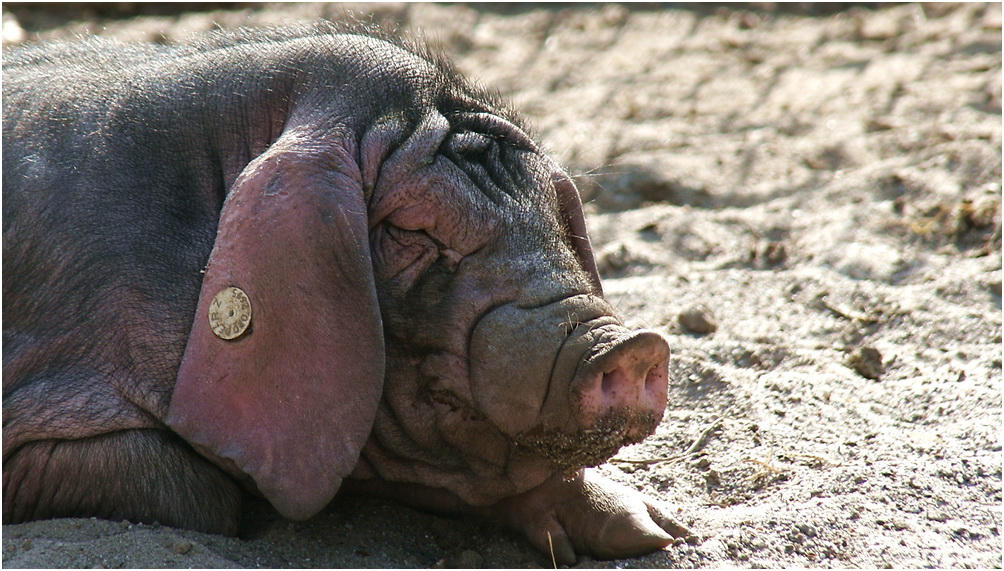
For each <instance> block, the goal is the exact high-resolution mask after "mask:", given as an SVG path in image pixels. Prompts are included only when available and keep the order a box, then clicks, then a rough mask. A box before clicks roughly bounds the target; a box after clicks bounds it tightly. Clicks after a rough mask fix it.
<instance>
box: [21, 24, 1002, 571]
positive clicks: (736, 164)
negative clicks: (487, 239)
mask: <svg viewBox="0 0 1004 571" xmlns="http://www.w3.org/2000/svg"><path fill="white" fill-rule="evenodd" d="M349 8H351V9H353V10H355V11H356V12H357V13H362V14H372V15H373V17H374V18H375V19H376V20H377V21H382V22H388V23H394V24H397V25H400V26H401V27H402V28H404V29H405V30H410V31H413V32H414V31H419V32H421V33H423V34H424V35H425V36H427V37H428V38H430V39H431V40H433V41H435V42H437V43H439V44H441V45H442V46H443V49H444V50H445V51H446V52H447V53H448V54H449V55H450V56H451V57H452V58H453V59H454V60H455V61H456V62H457V64H458V66H459V67H460V68H461V69H462V70H463V71H464V72H465V73H466V74H468V75H469V76H472V77H475V78H477V79H479V80H480V81H482V82H483V83H485V84H488V85H491V86H494V87H497V88H498V89H499V90H501V91H502V92H503V93H505V94H506V95H507V96H509V97H510V98H511V99H512V100H513V101H514V103H515V106H516V107H517V108H519V109H521V110H522V111H523V112H524V114H525V115H527V116H528V117H529V118H530V119H531V120H532V122H533V123H534V124H536V126H537V132H538V135H539V136H538V138H539V139H541V140H542V141H543V143H544V144H545V145H546V146H547V147H548V148H549V149H550V150H551V151H552V152H553V153H554V154H555V155H556V156H557V157H558V158H559V159H560V160H561V161H562V162H563V163H564V164H566V165H568V166H569V167H570V168H571V169H572V170H573V171H575V172H578V173H580V176H578V177H577V181H578V184H579V186H580V188H581V190H582V193H583V195H584V198H585V199H586V200H587V201H588V204H587V208H588V213H589V217H588V220H587V222H588V224H589V227H590V231H591V233H592V236H593V240H594V247H595V248H596V250H597V253H598V254H597V255H598V263H599V266H600V268H601V271H602V273H603V276H604V278H605V288H606V291H607V295H608V297H609V298H610V299H611V301H612V302H613V303H614V305H615V306H616V307H618V308H619V309H620V310H621V312H622V314H623V315H624V316H626V317H627V318H628V321H629V322H631V323H633V324H635V325H647V326H650V327H654V328H656V329H659V330H660V331H663V332H664V333H666V334H667V335H668V337H669V339H670V343H671V346H672V349H673V358H672V361H671V387H670V403H669V406H668V408H667V412H666V417H665V420H664V421H663V423H662V424H661V426H660V427H659V428H658V430H657V431H656V433H655V435H654V436H653V437H651V438H649V439H648V440H647V441H645V442H644V443H642V444H640V445H636V446H633V447H630V448H627V449H624V450H622V451H621V452H620V453H619V454H618V456H617V460H616V461H614V462H612V463H610V464H607V465H605V466H604V467H602V468H601V469H602V471H603V472H604V473H606V474H608V475H609V476H610V477H612V478H614V479H617V480H619V481H621V482H624V483H626V484H629V485H632V486H634V487H636V488H638V489H641V490H643V491H645V492H646V493H648V494H650V495H653V496H656V497H658V498H660V499H662V500H664V501H667V502H669V503H671V504H673V505H675V506H676V507H677V508H678V512H677V514H678V516H679V518H680V519H681V520H682V521H683V522H685V523H687V524H688V525H689V526H690V527H691V528H692V529H693V530H694V532H695V533H696V534H697V535H698V536H699V537H700V539H701V541H700V543H699V544H696V545H695V544H688V543H680V544H678V545H674V546H670V547H669V548H667V549H666V550H665V551H662V552H659V553H655V554H652V555H648V556H645V557H641V558H637V559H632V560H623V561H613V562H601V561H593V560H590V559H584V560H582V561H580V562H579V564H578V566H581V567H723V566H725V567H734V566H740V567H996V568H1000V567H1001V566H1002V560H1001V552H1002V551H1001V550H1002V540H1001V536H1000V532H1001V501H1002V498H1001V462H1002V454H1001V420H1002V419H1001V406H1002V396H1001V390H1002V383H1001V5H1000V4H963V5H942V4H932V5H925V6H920V5H915V4H903V5H890V6H885V7H881V8H878V9H866V8H860V7H843V8H842V9H829V10H828V11H825V12H824V13H815V12H809V13H806V12H804V11H803V12H802V13H790V12H783V11H777V10H773V9H770V7H769V6H768V7H763V6H759V7H757V6H754V7H747V8H745V9H737V8H735V7H732V8H718V9H714V8H687V7H679V8H666V9H651V8H646V7H643V8H639V9H632V8H629V7H624V6H619V5H602V6H562V7H554V6H547V7H539V6H534V5H525V6H524V5H521V6H519V7H516V6H496V7H492V6H481V5H478V6H474V7H472V6H464V5H424V4H418V5H399V4H381V5H354V6H350V7H349ZM4 9H5V11H7V10H10V14H11V15H12V16H13V17H14V18H16V20H17V21H18V22H19V23H20V25H21V27H22V28H23V36H22V37H24V38H27V39H36V38H38V39H43V40H44V39H48V38H54V37H65V36H67V35H70V34H76V33H101V34H104V35H108V36H113V37H118V38H121V39H123V40H128V41H134V40H153V41H162V42H170V41H172V40H174V39H177V38H180V37H184V36H185V35H187V34H189V33H192V32H197V31H201V30H207V29H211V28H212V27H213V26H214V25H216V24H218V25H221V26H226V27H230V26H237V25H267V24H275V23H288V22H295V21H305V20H312V19H315V18H317V17H326V18H338V17H341V16H342V14H343V13H344V10H345V9H346V6H344V5H340V6H338V5H326V4H317V5H282V6H278V5H275V6H273V5H259V6H254V7H246V8H242V9H230V10H217V11H212V12H204V11H203V12H186V13H181V14H172V15H165V16H157V15H146V16H140V17H137V18H132V19H115V18H112V17H109V16H108V15H102V14H82V13H53V12H46V11H44V10H39V9H37V8H18V7H14V8H9V6H8V5H5V7H4ZM81 16H87V17H86V18H83V19H78V18H80V17H81ZM5 17H6V16H5ZM11 30H13V31H12V32H11V33H16V29H14V28H11ZM6 37H8V36H7V33H6V28H5V38H6ZM15 39H16V38H15ZM3 564H4V566H5V567H93V566H104V567H122V566H124V567H188V566H197V567H259V566H264V567H430V566H441V567H442V566H445V567H451V566H461V567H481V566H483V567H534V566H548V565H549V564H550V561H549V559H548V558H547V557H546V556H544V555H542V554H540V553H537V552H536V551H534V550H533V549H532V548H531V547H530V546H529V545H528V544H527V543H526V542H524V541H523V540H522V539H520V538H519V537H517V536H515V535H513V534H512V533H510V532H508V531H506V530H504V529H502V528H500V527H498V526H496V525H494V524H492V523H489V522H482V521H468V520H463V519H457V518H444V517H439V516H435V515H431V514H427V513H423V512H418V511H415V510H411V509H408V508H405V507H402V506H400V505H396V504H393V503H388V502H383V501H379V500H375V499H370V498H356V497H346V498H338V499H336V501H335V502H334V504H333V505H332V507H331V508H329V509H328V510H326V511H325V512H323V513H322V514H320V515H318V516H317V517H315V518H313V519H311V520H309V521H307V522H302V523H291V522H288V521H285V520H283V519H282V518H280V517H279V516H278V515H276V514H275V513H274V512H273V511H272V510H271V509H270V508H268V507H267V506H264V505H256V506H254V507H253V509H252V510H251V513H250V514H249V515H248V517H247V518H246V522H245V525H244V529H243V531H242V535H241V537H240V538H239V539H237V538H224V537H218V536H210V535H204V534H199V533H195V532H188V531H181V530H175V529H171V528H166V527H161V526H149V525H132V524H129V523H119V522H105V521H98V520H61V521H48V522H33V523H28V524H22V525H13V526H4V528H3Z"/></svg>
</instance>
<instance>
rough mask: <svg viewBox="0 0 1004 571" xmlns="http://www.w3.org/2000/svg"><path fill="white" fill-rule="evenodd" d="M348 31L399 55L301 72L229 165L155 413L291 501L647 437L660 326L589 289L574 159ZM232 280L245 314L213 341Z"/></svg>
mask: <svg viewBox="0 0 1004 571" xmlns="http://www.w3.org/2000/svg"><path fill="white" fill-rule="evenodd" d="M359 41H360V42H362V44H361V45H362V47H360V49H361V50H363V51H365V52H367V53H375V54H383V55H384V57H383V58H382V61H384V62H387V61H392V62H395V63H394V64H393V65H388V64H386V63H384V64H382V65H381V67H379V69H378V71H376V72H372V73H370V74H369V75H365V74H360V72H359V71H358V70H353V71H354V75H353V77H354V78H355V80H356V83H355V85H354V89H356V90H357V91H358V93H363V94H366V93H370V94H372V93H382V94H389V95H387V96H386V100H385V101H384V100H381V101H378V102H374V100H372V99H367V100H366V104H365V105H361V104H360V103H359V102H358V99H359V96H358V93H357V94H356V95H355V99H353V97H352V96H351V94H349V96H346V97H344V98H342V99H339V98H334V101H335V102H332V97H331V94H330V93H327V92H324V91H322V90H311V89H306V88H303V89H301V90H300V91H301V93H302V95H301V96H300V98H299V99H298V101H294V102H292V103H291V111H290V114H291V115H290V119H289V120H288V121H287V122H286V124H285V125H284V126H283V130H282V132H281V134H280V135H279V136H278V138H277V140H276V141H275V142H274V143H273V144H272V145H271V146H270V147H269V148H268V150H267V151H266V152H265V153H263V154H262V155H260V156H259V157H258V158H256V159H255V160H253V161H252V162H251V163H250V164H249V165H247V166H246V167H244V168H243V171H242V172H241V174H240V176H239V177H238V178H237V179H236V181H235V182H234V183H233V185H232V187H231V191H230V193H229V195H228V197H227V201H226V203H225V205H224V207H223V212H222V215H221V220H220V229H219V232H218V236H217V240H216V246H215V248H214V250H213V253H212V255H211V257H210V261H209V266H208V269H207V270H206V276H205V279H204V281H203V286H202V293H201V297H200V302H199V309H198V313H197V316H196V319H195V325H194V327H193V330H192V334H191V337H190V339H189V345H188V348H187V350H186V353H185V357H184V361H183V363H182V367H181V371H180V373H179V380H178V383H177V385H176V388H175V394H174V397H173V401H172V405H171V413H170V416H169V418H168V423H169V425H171V426H172V427H173V428H174V429H175V430H176V431H178V432H179V433H180V434H182V435H183V436H184V437H185V438H186V439H188V440H189V441H190V442H191V443H193V444H194V445H195V446H196V447H197V448H199V449H200V450H201V451H203V453H205V454H206V455H207V456H209V457H211V458H214V459H215V460H216V461H217V462H218V463H219V464H221V465H223V466H227V467H229V468H230V469H231V471H232V472H234V473H235V474H246V475H249V476H250V477H251V479H252V480H253V481H254V482H255V484H256V485H257V487H258V488H259V489H260V490H261V491H262V493H263V494H265V495H266V496H267V497H268V498H269V499H270V500H271V501H272V503H273V504H275V505H276V507H277V508H279V510H280V511H281V512H283V513H284V514H285V515H287V516H289V517H306V516H309V515H310V514H312V513H313V512H314V511H316V510H317V509H320V507H322V506H323V505H324V503H326V502H327V501H328V500H329V499H330V497H331V496H332V495H333V494H334V491H335V490H337V488H338V486H339V485H340V483H341V480H342V478H344V477H346V476H348V475H350V474H351V475H352V476H353V477H358V478H371V477H380V478H383V479H385V480H388V481H392V482H407V483H418V484H423V485H426V486H431V487H435V488H444V489H446V490H448V491H450V492H452V493H453V494H455V495H457V496H459V497H460V498H461V499H462V500H464V501H466V502H467V503H470V504H474V505H487V504H490V503H493V502H496V501H498V500H500V499H501V498H504V497H507V496H510V495H513V494H517V493H521V492H523V491H526V490H528V489H530V488H532V487H534V486H537V485H538V484H540V483H541V482H543V481H544V480H546V479H547V478H548V477H550V476H552V475H553V474H555V473H556V472H565V473H570V472H573V471H574V470H575V469H577V468H580V467H583V466H590V465H596V464H598V463H601V462H603V461H604V460H606V459H607V458H609V457H610V456H611V455H613V454H614V453H615V452H616V451H617V450H618V449H619V448H620V447H621V446H623V445H625V444H629V443H633V442H638V441H640V440H641V439H643V438H644V437H646V436H647V435H648V434H650V433H651V432H652V431H653V430H654V429H655V427H656V425H657V424H658V423H659V421H660V419H661V418H662V414H663V410H664V408H665V405H666V392H667V364H668V359H669V347H668V345H667V343H666V342H665V340H664V339H663V338H662V337H661V336H660V335H659V334H657V333H655V332H652V331H631V330H628V329H626V328H625V327H624V326H623V324H622V323H621V321H620V320H619V319H618V318H617V316H616V315H615V314H614V311H613V309H612V308H611V307H610V305H609V304H608V303H607V302H606V301H605V300H604V298H603V294H602V289H601V286H600V282H599V276H598V274H597V271H596V266H595V263H594V261H593V257H592V253H591V250H590V246H589V239H588V237H587V234H586V228H585V223H584V219H583V215H582V208H581V203H580V201H579V197H578V193H577V191H576V189H575V186H574V185H573V183H572V181H571V179H570V178H569V177H568V176H567V174H565V173H564V172H563V171H562V170H561V169H560V168H559V167H557V166H556V165H555V163H554V162H552V161H551V160H550V159H548V158H547V157H546V156H545V155H544V154H543V153H542V152H541V150H540V149H539V148H538V146H537V145H536V144H534V143H533V142H532V141H531V140H530V138H529V137H528V136H527V135H526V134H525V131H524V130H523V129H522V128H521V127H520V126H518V124H517V122H516V120H515V119H514V118H513V117H512V116H511V114H510V113H508V112H505V111H502V110H500V107H499V106H498V105H497V104H495V103H492V101H493V100H494V99H493V98H492V97H490V96H488V95H486V94H485V93H483V92H481V91H479V90H476V89H474V88H471V87H470V86H468V85H467V84H465V83H464V82H462V80H460V79H459V78H458V76H457V75H456V74H455V73H454V72H452V71H450V70H449V69H447V68H445V67H444V66H442V65H441V64H436V63H434V62H430V61H429V60H428V59H426V58H424V57H419V56H416V55H415V54H413V53H411V52H407V51H405V50H401V49H400V48H398V47H395V46H388V45H385V44H382V43H374V42H378V41H377V40H372V39H365V40H362V39H361V40H359ZM366 42H369V43H366ZM388 54H389V57H388ZM331 73H335V72H334V71H333V72H331ZM341 73H346V72H345V70H341ZM325 85H326V88H327V89H330V85H331V83H330V82H329V83H327V84H325ZM318 101H320V102H321V103H318ZM345 101H348V102H349V103H345ZM304 102H311V103H310V104H309V105H307V104H306V103H304ZM350 104H351V105H350ZM346 105H349V108H346ZM352 105H355V107H352ZM332 107H335V108H336V109H335V110H334V112H333V110H332ZM228 287H237V288H240V289H241V290H242V291H244V292H246V294H247V296H248V298H249V301H250V305H251V307H252V315H251V317H250V327H249V328H248V329H247V331H246V332H244V333H242V334H240V335H239V336H238V337H236V338H233V339H221V338H219V337H218V336H217V335H214V334H213V333H212V331H211V329H210V327H211V325H210V323H209V322H208V320H207V319H206V315H208V314H209V312H211V311H213V309H212V304H213V299H214V297H215V296H216V295H217V293H218V292H220V291H223V290H224V289H226V288H228Z"/></svg>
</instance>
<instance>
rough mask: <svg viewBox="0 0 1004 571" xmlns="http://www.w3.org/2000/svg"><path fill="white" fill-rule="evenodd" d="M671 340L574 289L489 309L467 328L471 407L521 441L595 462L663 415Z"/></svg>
mask: <svg viewBox="0 0 1004 571" xmlns="http://www.w3.org/2000/svg"><path fill="white" fill-rule="evenodd" d="M668 366H669V344H668V343H667V342H666V340H665V339H664V338H663V337H662V336H661V335H659V334H658V333H656V332H654V331H649V330H641V331H630V330H628V329H627V328H625V327H624V325H623V324H622V323H621V322H620V320H619V319H617V318H616V317H615V316H614V315H613V310H612V308H610V306H609V305H607V304H606V302H605V301H603V300H602V299H601V298H598V297H594V296H591V295H579V296H573V297H570V298H566V299H564V300H562V301H560V302H556V303H552V304H548V305H544V306H537V307H530V308H521V307H518V306H516V305H513V304H510V305H507V306H502V307H499V308H496V309H495V310H494V311H492V312H490V313H489V314H487V315H486V316H485V317H484V318H483V319H482V320H481V322H480V323H479V324H478V325H477V327H476V328H475V331H474V333H473V335H472V337H471V393H472V396H473V397H474V400H475V403H476V404H477V406H478V409H479V410H480V411H481V412H482V413H483V414H485V416H486V417H487V418H488V419H490V420H491V422H492V423H493V424H494V425H495V426H496V427H498V428H499V429H500V430H501V431H502V432H503V433H504V434H506V435H508V436H509V437H510V438H511V439H512V441H513V442H515V443H516V444H517V445H518V446H519V447H520V448H522V449H526V450H530V451H532V453H533V454H536V455H540V456H543V457H545V458H547V459H549V460H551V461H552V462H554V463H556V464H558V465H560V466H563V467H566V468H577V467H582V466H595V465H596V464H599V463H602V462H604V461H605V460H606V459H607V458H609V457H610V456H612V455H613V454H614V453H616V452H617V450H618V449H619V448H620V447H622V446H624V445H626V444H632V443H635V442H640V441H641V440H642V439H644V438H645V437H646V436H648V435H649V434H651V433H652V432H653V431H654V430H655V428H656V426H658V424H659V422H660V421H661V420H662V416H663V412H664V410H665V408H666V394H667V391H668V378H669V372H668Z"/></svg>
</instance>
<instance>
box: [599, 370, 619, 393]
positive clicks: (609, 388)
mask: <svg viewBox="0 0 1004 571" xmlns="http://www.w3.org/2000/svg"><path fill="white" fill-rule="evenodd" d="M618 373H620V369H614V370H613V371H606V372H604V373H603V380H602V381H600V391H601V392H602V393H603V394H605V395H609V394H610V393H612V392H613V391H614V390H615V389H616V388H617V385H618V384H619V383H618V381H617V377H618Z"/></svg>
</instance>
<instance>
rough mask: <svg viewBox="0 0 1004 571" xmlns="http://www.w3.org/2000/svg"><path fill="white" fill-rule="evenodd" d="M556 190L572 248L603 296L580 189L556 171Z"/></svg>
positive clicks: (598, 293)
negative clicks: (587, 230)
mask: <svg viewBox="0 0 1004 571" xmlns="http://www.w3.org/2000/svg"><path fill="white" fill-rule="evenodd" d="M552 179H553V180H554V188H555V191H556V192H557V193H558V208H559V209H560V210H561V221H562V222H563V223H564V224H565V227H566V228H567V230H568V235H569V239H570V240H571V242H572V248H573V249H574V250H575V254H576V255H577V256H578V258H579V262H581V263H582V269H584V270H586V272H588V273H589V275H590V276H591V277H592V278H593V287H594V288H595V290H596V291H595V293H596V294H597V295H603V286H602V285H601V284H600V273H599V272H598V271H597V270H596V260H594V259H593V246H592V244H590V243H589V233H588V232H586V219H585V217H584V216H583V214H582V200H581V199H580V198H579V189H577V188H575V183H573V182H572V179H571V177H569V176H568V175H567V174H565V173H564V172H562V171H561V170H558V171H556V172H555V173H554V174H553V175H552Z"/></svg>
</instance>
